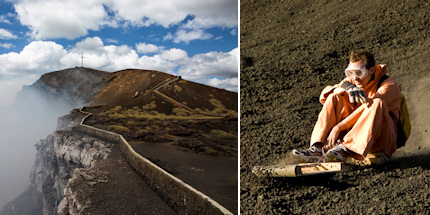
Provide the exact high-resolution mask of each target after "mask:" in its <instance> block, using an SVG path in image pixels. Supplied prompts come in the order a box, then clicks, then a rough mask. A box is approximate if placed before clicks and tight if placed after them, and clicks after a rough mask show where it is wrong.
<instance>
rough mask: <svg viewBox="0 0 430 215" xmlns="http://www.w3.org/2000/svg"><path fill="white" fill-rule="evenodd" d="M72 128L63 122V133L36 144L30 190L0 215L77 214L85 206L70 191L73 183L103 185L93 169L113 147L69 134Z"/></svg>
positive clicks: (5, 208) (61, 122) (6, 207)
mask: <svg viewBox="0 0 430 215" xmlns="http://www.w3.org/2000/svg"><path fill="white" fill-rule="evenodd" d="M69 124H71V125H73V124H76V122H75V123H73V122H72V123H69ZM69 124H68V123H65V122H64V121H62V120H60V121H59V125H63V127H60V130H57V131H56V132H54V134H51V135H49V136H48V137H47V138H46V139H43V140H39V141H38V142H37V143H36V145H35V146H36V150H37V154H36V158H35V163H34V166H33V168H32V170H31V173H30V181H31V186H30V188H29V189H28V190H27V191H26V192H25V193H24V194H22V195H21V196H20V197H18V198H17V199H16V200H14V201H12V202H11V203H9V204H8V205H6V206H5V207H4V209H3V211H2V212H0V214H42V213H43V214H57V213H59V214H68V213H70V214H77V213H79V210H80V209H82V205H80V204H78V203H76V201H75V198H76V195H74V193H73V192H72V190H71V189H70V188H68V184H69V182H71V181H73V180H75V181H76V180H78V179H79V178H80V177H84V178H85V179H87V180H84V181H85V183H98V182H103V177H102V175H103V174H101V176H100V173H97V172H96V173H94V171H92V168H93V167H94V166H95V164H96V162H97V161H98V160H104V159H106V158H107V157H108V155H109V153H110V152H111V150H110V149H109V146H110V144H109V143H106V142H103V141H101V140H99V139H95V138H93V137H89V136H87V135H83V134H80V133H76V132H71V131H67V130H69V129H67V128H70V127H67V125H69ZM95 174H96V175H95ZM97 174H99V175H98V176H97ZM23 200H24V201H23ZM29 201H31V204H30V203H29ZM25 202H26V203H25ZM60 202H61V205H60ZM41 205H43V209H42V208H41V207H40V206H41ZM59 205H60V206H59ZM31 207H32V208H31ZM41 210H42V211H41ZM57 210H58V211H57Z"/></svg>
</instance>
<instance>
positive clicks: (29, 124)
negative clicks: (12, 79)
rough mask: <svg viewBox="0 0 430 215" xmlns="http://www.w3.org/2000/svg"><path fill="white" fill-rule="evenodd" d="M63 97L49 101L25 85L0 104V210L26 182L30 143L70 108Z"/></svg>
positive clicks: (30, 160) (30, 163) (32, 149)
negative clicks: (6, 103)
mask: <svg viewBox="0 0 430 215" xmlns="http://www.w3.org/2000/svg"><path fill="white" fill-rule="evenodd" d="M66 101H67V98H65V99H60V100H57V101H55V100H54V101H52V100H50V99H47V98H45V97H44V96H43V94H41V93H40V92H36V91H35V90H34V89H32V88H31V87H26V89H25V92H24V91H22V92H21V93H20V95H19V96H17V98H16V99H15V102H14V104H13V105H11V106H9V107H3V108H0V119H1V120H0V137H1V139H0V172H1V174H0V211H1V209H2V208H3V206H4V205H5V204H6V203H8V202H9V201H11V200H13V199H14V198H16V197H17V196H18V195H19V194H20V193H22V192H23V191H24V190H25V189H27V187H28V186H29V185H30V180H29V173H30V170H31V168H32V166H33V164H34V159H35V154H36V149H35V146H34V145H35V144H36V142H37V141H38V140H40V139H45V138H46V136H47V135H49V134H51V133H52V132H53V131H54V130H55V128H56V125H57V119H58V118H59V117H60V116H63V115H65V114H67V113H68V112H69V111H70V110H71V109H72V108H73V107H72V106H71V104H70V103H68V102H66Z"/></svg>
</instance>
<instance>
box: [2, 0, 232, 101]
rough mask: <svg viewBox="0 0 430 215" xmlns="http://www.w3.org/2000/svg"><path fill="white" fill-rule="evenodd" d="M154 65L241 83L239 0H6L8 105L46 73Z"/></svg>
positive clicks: (195, 77)
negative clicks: (239, 67) (20, 91)
mask: <svg viewBox="0 0 430 215" xmlns="http://www.w3.org/2000/svg"><path fill="white" fill-rule="evenodd" d="M81 53H83V54H84V57H85V58H84V66H85V67H90V68H95V69H100V70H105V71H110V72H113V71H117V70H122V69H126V68H139V69H154V70H158V71H162V72H166V73H170V74H175V75H181V76H182V77H183V78H185V79H187V80H191V81H196V82H199V83H203V84H207V85H210V86H214V87H218V88H224V89H227V90H231V91H236V92H237V91H238V61H239V49H238V1H237V0H236V1H235V0H187V1H183V0H163V1H152V0H0V65H2V66H1V67H0V106H6V105H9V104H11V103H12V101H13V98H14V96H15V94H16V93H17V92H18V91H19V90H20V89H21V88H22V86H23V85H28V84H32V83H33V82H34V81H36V80H37V79H38V78H39V77H40V76H41V75H42V74H44V73H46V72H51V71H55V70H61V69H64V68H70V67H75V66H79V65H80V58H79V56H80V54H81Z"/></svg>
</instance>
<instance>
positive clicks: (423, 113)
mask: <svg viewBox="0 0 430 215" xmlns="http://www.w3.org/2000/svg"><path fill="white" fill-rule="evenodd" d="M240 8H241V35H240V36H241V73H240V74H241V77H240V78H241V157H240V159H241V161H240V162H241V169H240V176H241V187H240V200H241V206H240V207H241V209H240V211H241V213H242V214H360V213H361V214H371V213H375V214H381V213H382V214H384V213H391V214H413V213H419V214H428V213H430V198H429V197H430V194H429V189H430V187H429V184H430V178H429V176H430V134H429V133H430V123H429V120H430V113H429V112H430V108H428V107H429V101H430V99H429V97H430V96H429V94H428V92H429V90H430V89H429V88H430V78H429V77H428V74H429V72H428V70H429V68H430V61H428V60H427V59H430V36H429V32H430V29H429V26H430V15H429V13H428V11H430V3H429V2H428V1H414V2H408V3H404V2H398V1H374V0H364V1H360V2H358V1H352V0H346V1H345V0H335V1H301V0H300V1H299V0H285V1H282V0H279V1H255V0H243V1H241V2H240ZM352 49H367V50H370V51H371V52H373V53H374V54H375V57H376V62H377V63H384V64H388V66H389V70H388V74H389V75H390V76H393V77H394V78H395V79H396V80H397V81H398V83H399V84H400V85H401V89H402V93H403V94H404V95H405V96H406V99H407V102H408V107H409V111H410V114H411V120H412V133H411V138H410V139H409V141H408V143H407V146H406V147H404V148H401V149H399V150H398V151H397V152H396V153H395V154H394V156H393V158H392V160H391V162H390V163H389V164H387V165H385V166H382V167H373V168H368V169H364V170H360V171H356V172H350V173H339V174H334V175H327V176H323V177H305V178H298V179H260V178H256V177H255V176H254V175H252V174H251V173H250V169H251V168H252V167H253V166H255V165H261V164H268V163H273V162H277V161H280V160H282V159H283V158H285V157H286V156H287V154H288V153H290V151H291V150H292V149H294V148H305V147H306V146H308V143H309V138H310V134H311V132H312V128H313V126H314V123H315V121H316V118H317V116H318V113H319V111H320V109H321V107H322V106H321V104H320V103H319V102H318V96H319V94H320V92H321V90H322V89H323V88H324V87H325V86H326V85H331V84H334V83H338V82H339V81H340V80H341V79H342V78H343V76H344V74H343V70H344V68H345V67H346V65H347V62H348V54H349V52H350V51H351V50H352Z"/></svg>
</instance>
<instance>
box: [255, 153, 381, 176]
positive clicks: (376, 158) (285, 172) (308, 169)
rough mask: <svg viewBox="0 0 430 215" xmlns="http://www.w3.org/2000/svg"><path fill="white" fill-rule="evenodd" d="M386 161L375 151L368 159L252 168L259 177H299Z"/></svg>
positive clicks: (342, 170) (349, 158)
mask: <svg viewBox="0 0 430 215" xmlns="http://www.w3.org/2000/svg"><path fill="white" fill-rule="evenodd" d="M386 162H388V158H387V157H386V156H385V155H384V154H383V153H374V154H368V155H367V157H366V159H364V160H362V161H360V160H356V159H354V158H352V157H348V158H347V159H346V161H345V162H324V163H318V164H316V163H299V164H291V165H271V166H255V167H254V168H253V169H252V173H254V174H255V175H256V176H258V177H298V176H306V175H317V174H327V173H336V172H344V171H352V170H354V169H357V167H360V166H370V165H373V164H376V165H380V164H384V163H386Z"/></svg>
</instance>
